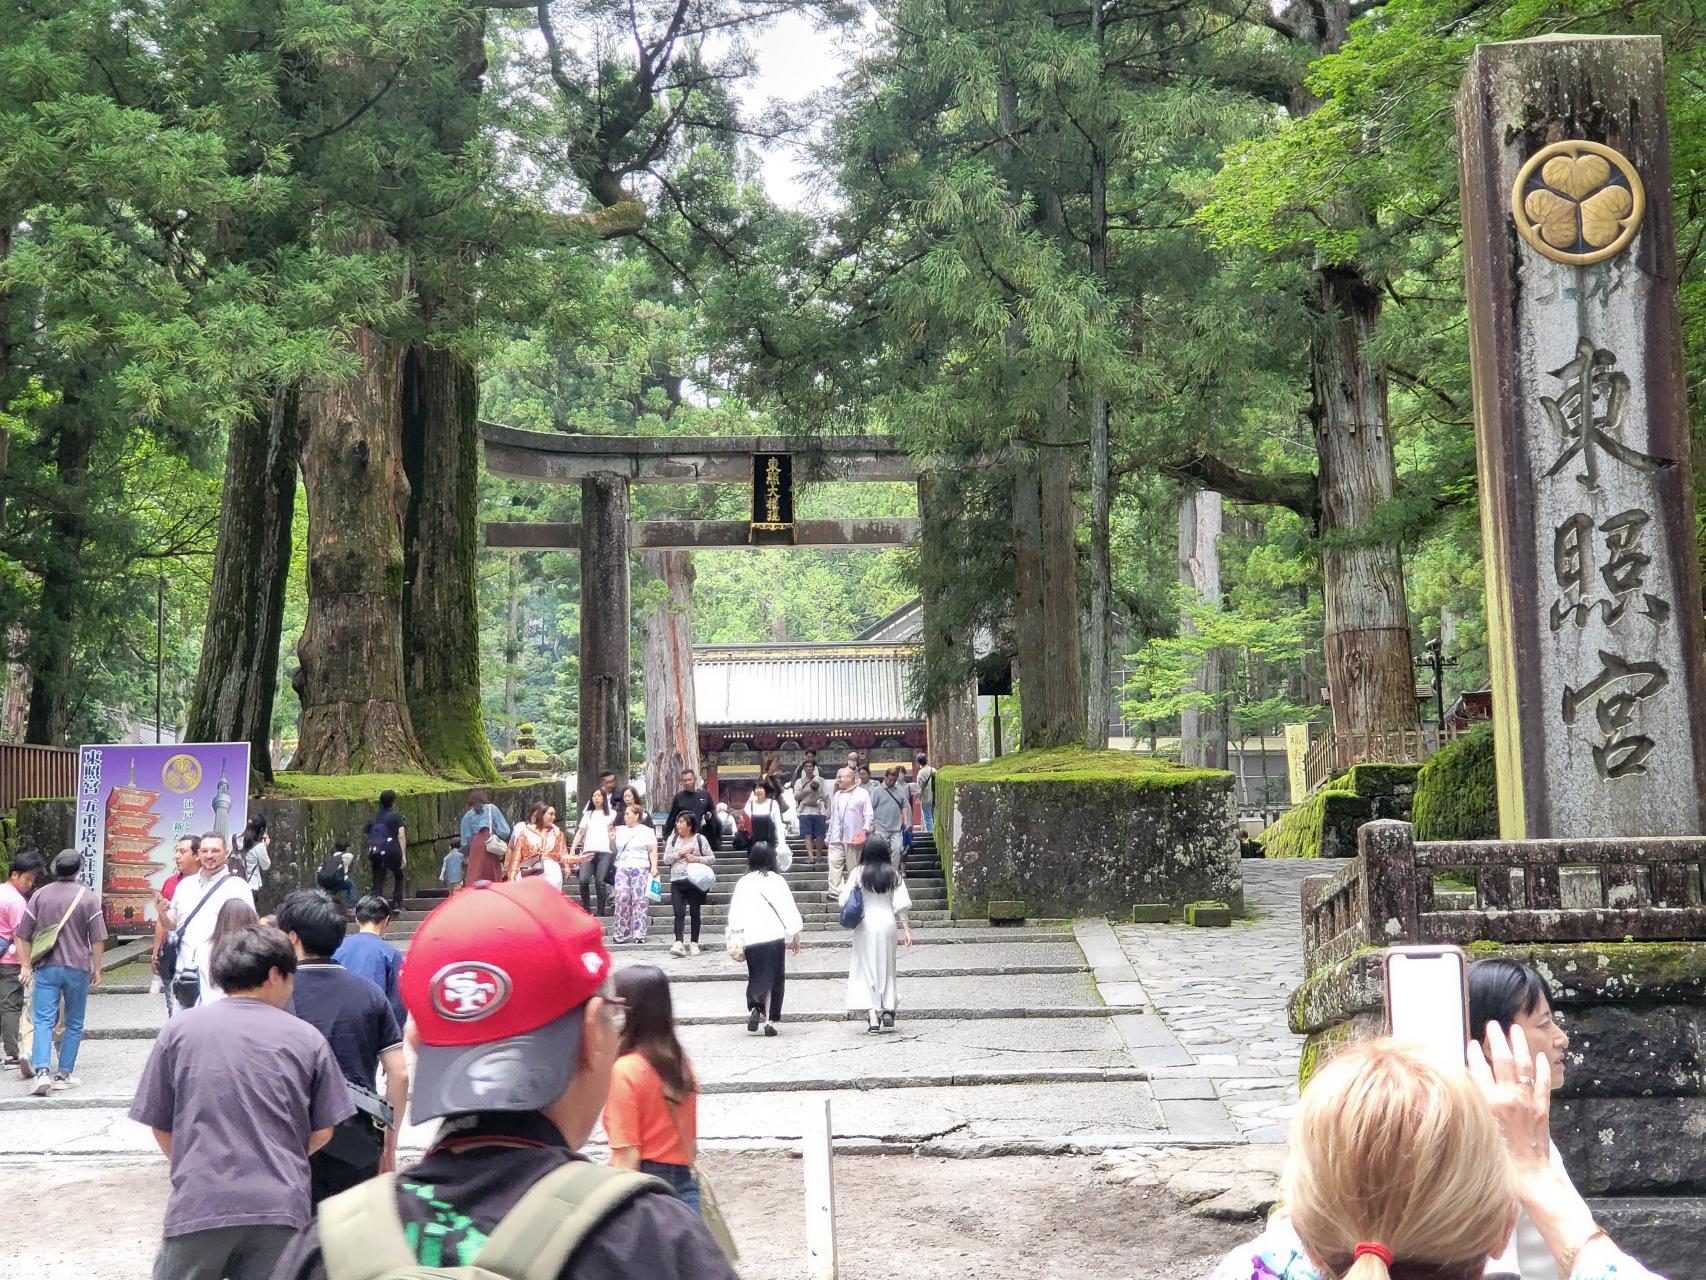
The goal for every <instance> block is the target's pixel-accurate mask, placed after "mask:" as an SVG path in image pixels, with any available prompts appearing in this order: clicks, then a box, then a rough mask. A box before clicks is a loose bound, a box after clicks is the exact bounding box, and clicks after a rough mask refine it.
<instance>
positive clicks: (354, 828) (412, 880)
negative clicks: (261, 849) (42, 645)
mask: <svg viewBox="0 0 1706 1280" xmlns="http://www.w3.org/2000/svg"><path fill="white" fill-rule="evenodd" d="M484 790H485V792H486V794H487V795H488V796H490V797H491V801H492V803H493V804H495V805H497V806H498V808H499V809H501V810H502V811H503V813H504V814H505V815H506V816H507V817H509V818H510V820H511V821H512V822H513V821H516V820H518V819H519V818H521V817H524V816H525V815H526V811H527V810H528V809H529V808H531V807H532V805H533V803H534V802H535V801H544V802H545V803H546V804H551V805H555V806H556V807H557V812H558V813H559V814H563V813H565V812H566V807H565V806H566V803H567V798H566V795H565V793H564V788H563V783H562V782H561V781H560V780H556V779H552V780H541V781H538V782H525V783H514V784H508V785H504V784H497V785H492V786H488V787H486V788H484ZM467 797H468V792H467V791H466V790H463V789H456V790H442V789H435V790H431V791H422V792H416V793H399V795H398V797H397V809H398V811H399V812H400V813H401V814H402V815H403V821H404V824H405V826H406V829H407V830H408V833H409V836H408V840H409V858H408V866H407V871H406V878H407V881H408V883H409V885H410V886H411V887H413V886H424V885H428V884H436V883H437V881H438V869H439V865H440V864H441V863H442V862H443V860H444V853H445V850H446V849H448V848H449V846H450V841H451V839H452V838H453V837H454V836H456V835H457V833H458V831H459V829H460V826H461V822H462V812H463V810H464V809H466V808H467V804H468V801H467ZM376 807H377V806H376V802H375V801H374V800H371V799H363V800H332V799H312V798H302V797H297V796H265V797H252V798H251V799H250V800H249V812H250V813H251V814H255V813H260V814H265V815H266V819H267V829H268V832H269V833H270V834H271V836H272V843H271V853H272V868H271V870H269V871H268V872H266V873H265V875H264V876H263V877H262V881H263V883H262V887H261V892H260V894H259V901H258V902H257V903H256V905H257V906H258V907H259V908H260V911H261V914H263V915H265V914H267V913H268V912H271V911H273V910H275V909H277V907H278V904H279V903H280V902H282V901H283V900H284V897H285V895H286V894H288V893H289V892H290V891H291V890H292V889H298V888H302V887H304V886H311V885H313V883H314V873H315V871H316V870H317V869H318V868H319V865H320V861H321V859H322V858H324V857H325V855H326V854H327V853H328V852H330V851H331V848H332V845H333V843H334V842H335V841H336V840H337V839H339V838H340V837H341V838H345V839H348V840H349V842H350V844H349V847H350V848H351V849H352V850H354V851H355V852H356V855H357V856H356V863H355V869H354V870H355V878H356V883H357V885H358V886H359V887H361V888H363V889H365V888H366V887H367V868H366V860H365V859H364V858H363V857H362V856H361V852H362V847H363V846H362V834H363V831H364V830H365V828H366V826H367V820H368V819H369V818H371V817H372V816H373V813H374V810H375V808H376ZM74 813H75V810H74V806H73V802H72V801H70V800H22V801H20V802H19V803H18V837H17V845H18V847H19V848H25V849H35V850H37V851H42V852H46V853H49V854H51V853H54V852H57V851H58V850H59V849H62V848H65V847H66V846H68V845H69V844H70V843H71V833H72V823H73V818H74ZM151 928H152V925H149V924H148V923H147V922H145V921H140V920H139V921H137V922H136V926H135V929H134V930H133V931H134V932H145V931H147V930H148V929H151ZM121 932H122V930H121Z"/></svg>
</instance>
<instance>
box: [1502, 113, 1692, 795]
mask: <svg viewBox="0 0 1706 1280" xmlns="http://www.w3.org/2000/svg"><path fill="white" fill-rule="evenodd" d="M1644 209H1645V197H1644V194H1643V192H1642V188H1641V181H1640V178H1639V176H1638V175H1637V174H1636V173H1635V171H1634V169H1633V167H1632V166H1630V164H1629V163H1628V161H1627V160H1625V159H1624V158H1623V156H1622V155H1620V154H1619V153H1618V152H1616V151H1614V150H1612V149H1611V148H1609V147H1606V146H1602V145H1600V144H1597V143H1587V142H1574V141H1573V142H1560V143H1554V144H1552V145H1551V146H1548V147H1544V148H1542V149H1541V150H1540V151H1538V152H1536V153H1535V155H1534V156H1532V157H1530V159H1529V160H1528V162H1527V163H1526V164H1525V165H1524V166H1523V168H1522V170H1521V172H1520V173H1519V174H1518V177H1517V180H1516V183H1515V184H1514V187H1513V189H1512V192H1511V213H1512V217H1513V219H1514V220H1515V222H1516V226H1517V230H1518V232H1519V233H1520V234H1521V235H1522V238H1523V239H1524V240H1525V241H1527V243H1528V244H1529V246H1530V247H1531V248H1533V249H1534V250H1535V251H1536V252H1537V253H1539V254H1541V255H1542V256H1543V257H1546V258H1550V259H1551V260H1553V261H1554V262H1559V263H1564V264H1568V265H1571V266H1576V267H1582V266H1589V265H1592V264H1594V263H1598V262H1602V261H1605V260H1606V259H1608V258H1610V257H1612V256H1614V255H1616V254H1617V253H1620V252H1621V251H1622V250H1623V249H1625V248H1626V247H1627V246H1628V245H1629V244H1630V242H1631V241H1632V240H1633V238H1634V235H1635V231H1636V229H1637V226H1638V224H1639V222H1640V219H1641V214H1642V212H1643V211H1644ZM1589 289H1590V286H1588V285H1587V284H1584V283H1580V282H1578V288H1577V290H1576V291H1573V292H1575V293H1577V294H1578V295H1579V293H1580V292H1584V291H1588V290H1589ZM1569 296H1570V295H1569V294H1566V298H1568V297H1569ZM1576 314H1577V327H1578V328H1580V329H1590V328H1592V327H1594V326H1593V325H1592V323H1591V322H1590V320H1589V316H1590V314H1591V313H1590V312H1589V311H1587V310H1586V309H1582V308H1577V309H1576ZM1539 354H1540V355H1541V356H1542V357H1543V358H1544V357H1545V356H1546V355H1550V354H1551V353H1550V352H1541V353H1539ZM1624 354H1625V355H1631V354H1633V353H1624ZM1557 357H1558V361H1559V362H1558V363H1557V365H1556V366H1555V367H1553V368H1549V369H1547V370H1546V373H1545V377H1544V378H1543V379H1542V386H1543V390H1544V394H1541V395H1540V396H1539V406H1538V407H1539V409H1540V411H1541V414H1542V415H1543V419H1542V421H1543V423H1544V426H1545V431H1544V432H1543V434H1542V446H1541V447H1542V448H1544V449H1547V450H1549V452H1547V454H1546V459H1547V460H1548V462H1547V465H1546V469H1545V471H1544V473H1543V474H1542V475H1541V476H1540V477H1539V480H1538V484H1539V486H1540V488H1541V490H1542V492H1540V493H1537V494H1536V495H1535V498H1536V508H1537V510H1538V511H1539V512H1540V513H1542V514H1543V515H1544V517H1545V519H1544V524H1545V525H1546V526H1548V527H1546V528H1543V529H1541V530H1537V533H1539V534H1540V535H1541V536H1542V537H1549V538H1550V541H1551V557H1550V563H1551V570H1552V573H1551V579H1552V581H1551V583H1550V584H1549V585H1550V595H1551V599H1550V602H1549V607H1548V610H1547V621H1548V622H1549V624H1550V628H1551V632H1552V634H1553V635H1554V637H1556V639H1557V652H1558V654H1559V655H1560V657H1562V658H1563V659H1564V660H1565V661H1566V662H1569V663H1571V664H1573V666H1574V668H1575V669H1574V670H1573V671H1571V672H1570V673H1569V674H1568V676H1567V678H1566V683H1565V684H1564V686H1563V693H1562V700H1561V706H1560V707H1559V712H1560V714H1561V716H1562V720H1563V723H1564V725H1565V726H1566V731H1567V732H1568V733H1570V734H1572V735H1576V736H1577V737H1578V738H1579V739H1580V740H1582V741H1583V742H1585V744H1587V745H1588V746H1589V747H1590V750H1591V754H1592V759H1593V765H1594V769H1595V771H1596V772H1597V773H1598V775H1599V777H1600V778H1601V779H1605V780H1612V779H1617V778H1628V777H1639V776H1641V775H1644V774H1646V773H1647V771H1648V767H1649V761H1650V760H1651V758H1652V756H1653V753H1654V752H1655V751H1657V750H1660V749H1661V748H1662V745H1663V744H1662V743H1661V742H1660V741H1659V740H1658V739H1656V738H1655V737H1654V736H1653V731H1652V728H1651V722H1652V720H1653V717H1649V716H1644V715H1643V708H1644V707H1645V706H1646V705H1647V704H1649V703H1651V702H1652V700H1653V699H1657V698H1661V697H1663V696H1665V695H1666V694H1667V692H1668V693H1669V695H1670V696H1672V697H1680V696H1682V694H1681V691H1680V689H1679V688H1678V687H1677V682H1675V681H1673V674H1674V673H1673V671H1672V669H1671V665H1672V662H1671V658H1670V654H1671V652H1672V651H1673V650H1674V648H1675V646H1674V644H1673V643H1669V642H1668V641H1669V639H1670V638H1669V637H1668V636H1667V635H1666V634H1665V632H1666V629H1667V628H1668V627H1669V626H1670V623H1671V617H1672V613H1673V611H1674V609H1675V608H1676V606H1677V603H1678V602H1677V601H1675V600H1674V599H1672V598H1670V597H1671V592H1672V587H1673V583H1672V579H1671V577H1670V575H1668V574H1666V573H1663V572H1662V566H1656V565H1655V558H1654V549H1655V548H1654V542H1655V540H1658V539H1661V538H1662V537H1663V533H1664V527H1663V525H1662V522H1661V523H1658V524H1655V512H1656V511H1657V509H1658V500H1657V495H1656V493H1655V492H1654V489H1653V478H1654V477H1655V476H1657V475H1658V474H1659V473H1661V472H1663V471H1664V470H1666V469H1667V468H1669V467H1672V466H1674V465H1675V460H1674V459H1671V458H1662V457H1656V456H1654V455H1653V454H1651V453H1648V452H1646V451H1645V450H1644V449H1643V448H1642V447H1641V443H1640V442H1641V438H1642V437H1643V436H1644V435H1645V433H1646V432H1645V428H1646V423H1645V422H1644V420H1643V419H1642V418H1641V416H1640V414H1639V411H1638V410H1637V409H1636V406H1637V405H1644V403H1645V397H1644V396H1642V395H1639V394H1638V392H1639V391H1640V390H1641V389H1640V388H1638V387H1636V386H1634V385H1633V384H1632V383H1631V381H1630V375H1629V374H1628V372H1626V367H1636V368H1639V367H1640V362H1639V361H1625V360H1622V359H1620V353H1619V352H1618V351H1616V350H1614V349H1612V348H1611V347H1609V346H1605V345H1601V342H1600V341H1599V340H1598V338H1597V337H1596V335H1595V334H1593V333H1589V332H1578V334H1577V335H1576V338H1575V349H1574V350H1573V351H1561V352H1558V353H1557ZM1546 436H1549V437H1550V439H1549V440H1547V439H1545V437H1546ZM1543 562H1544V557H1543ZM1543 581H1544V580H1543ZM1589 630H1591V631H1592V632H1593V637H1592V642H1591V643H1589V644H1586V645H1585V646H1584V645H1582V644H1579V643H1573V641H1574V640H1577V639H1587V637H1586V636H1584V635H1582V633H1583V632H1586V631H1589Z"/></svg>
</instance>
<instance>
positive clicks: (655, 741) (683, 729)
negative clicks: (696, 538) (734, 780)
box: [640, 551, 699, 804]
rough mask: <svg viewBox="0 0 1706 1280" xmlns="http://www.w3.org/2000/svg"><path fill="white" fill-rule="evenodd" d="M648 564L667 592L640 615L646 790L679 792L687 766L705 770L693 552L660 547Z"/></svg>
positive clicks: (651, 793)
mask: <svg viewBox="0 0 1706 1280" xmlns="http://www.w3.org/2000/svg"><path fill="white" fill-rule="evenodd" d="M646 563H647V567H648V568H649V569H650V570H651V571H652V573H653V574H655V575H656V576H657V577H658V579H659V580H660V581H661V583H662V585H663V592H662V594H661V595H659V596H658V597H657V599H656V601H655V602H654V603H653V604H652V605H650V606H649V607H648V608H647V609H646V611H645V613H644V614H642V615H641V617H640V644H641V655H642V657H641V660H642V662H643V663H644V666H645V688H646V794H647V795H648V796H651V797H654V799H653V804H656V803H658V801H657V797H662V796H667V795H673V794H674V793H675V788H676V787H677V786H678V785H679V784H678V782H677V779H679V778H680V777H681V774H682V771H683V770H684V769H692V770H693V771H694V772H695V773H697V772H698V771H699V717H698V713H697V711H696V709H695V707H694V702H693V613H692V608H693V556H692V553H691V552H688V551H656V552H650V553H648V554H647V556H646Z"/></svg>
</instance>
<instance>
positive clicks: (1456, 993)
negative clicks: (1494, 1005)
mask: <svg viewBox="0 0 1706 1280" xmlns="http://www.w3.org/2000/svg"><path fill="white" fill-rule="evenodd" d="M1385 964H1386V1026H1387V1029H1388V1031H1389V1032H1390V1033H1391V1035H1392V1038H1393V1039H1395V1040H1405V1041H1408V1042H1410V1043H1411V1044H1417V1045H1420V1046H1421V1047H1422V1049H1423V1050H1424V1051H1425V1052H1426V1053H1427V1055H1428V1057H1429V1058H1431V1059H1433V1060H1434V1061H1436V1062H1438V1063H1439V1064H1440V1065H1441V1066H1444V1067H1451V1068H1455V1069H1457V1070H1462V1069H1463V1068H1464V1066H1465V1064H1466V1063H1467V1061H1468V1057H1467V1055H1468V1052H1469V958H1468V957H1467V956H1466V955H1464V954H1463V948H1462V947H1451V946H1437V947H1391V948H1389V949H1388V950H1387V952H1386V959H1385Z"/></svg>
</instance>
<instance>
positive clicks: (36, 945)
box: [30, 885, 200, 964]
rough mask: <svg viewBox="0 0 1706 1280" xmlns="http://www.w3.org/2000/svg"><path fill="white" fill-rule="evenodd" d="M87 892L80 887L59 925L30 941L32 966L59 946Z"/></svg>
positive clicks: (84, 887) (49, 928)
mask: <svg viewBox="0 0 1706 1280" xmlns="http://www.w3.org/2000/svg"><path fill="white" fill-rule="evenodd" d="M87 892H89V890H88V888H87V887H86V886H84V885H78V886H77V892H76V893H74V894H72V895H71V905H70V906H68V907H66V908H65V914H64V915H62V916H60V917H59V923H58V924H50V925H48V927H47V928H45V929H43V930H42V931H41V932H40V933H38V934H36V935H35V937H33V938H31V939H30V963H31V964H40V963H41V960H42V957H43V956H45V955H46V954H47V953H48V952H49V951H52V950H53V949H54V947H55V946H57V945H58V943H59V931H60V930H61V929H63V928H65V925H66V923H67V922H68V921H69V920H70V919H71V913H72V912H73V911H75V910H77V904H78V903H79V902H81V901H83V895H84V894H85V893H87ZM197 905H198V906H199V905H200V904H199V903H198V904H197Z"/></svg>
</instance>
